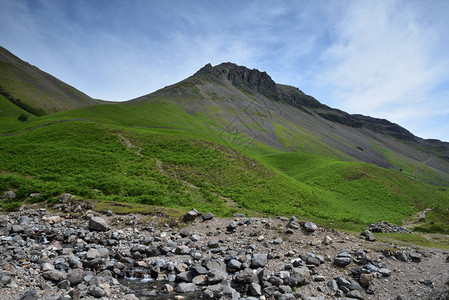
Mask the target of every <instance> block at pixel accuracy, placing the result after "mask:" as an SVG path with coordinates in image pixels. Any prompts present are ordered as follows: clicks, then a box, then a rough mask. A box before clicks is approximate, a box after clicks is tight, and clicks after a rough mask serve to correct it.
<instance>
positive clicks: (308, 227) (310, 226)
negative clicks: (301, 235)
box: [304, 222, 318, 232]
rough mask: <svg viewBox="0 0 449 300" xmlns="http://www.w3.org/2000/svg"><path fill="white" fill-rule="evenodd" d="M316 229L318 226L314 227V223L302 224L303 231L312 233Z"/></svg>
mask: <svg viewBox="0 0 449 300" xmlns="http://www.w3.org/2000/svg"><path fill="white" fill-rule="evenodd" d="M317 228H318V226H316V224H315V223H312V222H306V223H304V229H305V230H306V231H307V232H314V231H315V230H317Z"/></svg>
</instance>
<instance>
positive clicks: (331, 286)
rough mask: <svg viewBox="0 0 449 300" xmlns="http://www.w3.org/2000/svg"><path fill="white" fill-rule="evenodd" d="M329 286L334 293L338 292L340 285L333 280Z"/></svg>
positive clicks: (329, 282)
mask: <svg viewBox="0 0 449 300" xmlns="http://www.w3.org/2000/svg"><path fill="white" fill-rule="evenodd" d="M327 286H328V287H329V288H330V289H331V290H332V291H334V292H336V291H338V284H337V281H336V280H335V279H331V280H329V281H328V282H327Z"/></svg>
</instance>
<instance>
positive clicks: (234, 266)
mask: <svg viewBox="0 0 449 300" xmlns="http://www.w3.org/2000/svg"><path fill="white" fill-rule="evenodd" d="M241 268H242V263H241V262H239V261H238V260H236V259H231V260H230V261H229V262H228V264H227V269H228V271H229V272H236V271H238V270H240V269H241Z"/></svg>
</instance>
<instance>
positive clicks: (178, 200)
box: [0, 63, 449, 228]
mask: <svg viewBox="0 0 449 300" xmlns="http://www.w3.org/2000/svg"><path fill="white" fill-rule="evenodd" d="M320 114H321V115H320ZM328 114H340V115H341V116H344V117H346V118H349V119H351V118H357V120H359V121H358V122H361V121H360V120H364V122H366V123H367V125H359V124H357V126H350V125H351V124H346V125H345V124H342V123H344V122H343V121H340V122H338V121H332V120H329V118H328V117H327V118H325V117H323V116H322V115H324V116H326V115H328ZM370 122H371V123H372V124H371V125H369V124H368V123H370ZM15 123H16V125H14V126H12V127H11V128H7V129H3V128H2V127H1V126H0V130H1V132H2V133H3V134H0V192H4V191H6V190H10V189H13V190H15V191H16V192H17V195H18V199H17V200H23V199H25V198H26V197H27V195H29V194H30V193H32V192H41V193H42V196H41V198H40V199H41V200H48V199H50V200H52V199H55V198H57V196H58V195H60V194H62V193H65V192H70V193H72V194H76V195H78V196H79V197H82V198H87V199H99V200H114V201H128V202H140V203H146V204H152V205H162V206H172V207H179V208H188V209H191V208H192V207H195V208H197V209H199V210H202V211H207V210H211V211H213V212H215V213H217V214H220V215H230V214H232V213H233V212H237V211H238V212H247V213H249V214H261V213H267V214H271V215H274V214H283V215H292V214H295V215H302V216H307V217H308V218H322V219H321V221H322V222H328V223H329V222H332V223H334V224H335V222H347V221H352V222H355V223H358V224H367V223H371V222H376V221H381V220H387V221H390V222H394V223H401V222H402V220H404V219H405V218H408V217H410V216H412V215H413V214H415V213H417V212H419V211H421V210H423V209H425V208H434V210H433V211H432V212H435V213H437V214H438V216H437V217H438V218H440V216H443V215H444V214H442V213H440V212H442V211H446V209H447V208H448V207H449V193H448V191H447V188H443V187H439V186H436V185H446V186H448V185H449V175H448V174H449V172H448V170H449V166H448V162H447V160H446V159H445V158H444V155H442V154H441V153H444V151H447V148H445V147H446V144H445V143H443V142H440V143H441V149H440V150H438V151H436V150H434V149H433V148H429V147H428V146H427V145H425V144H423V145H421V144H419V143H418V142H417V141H416V140H411V139H404V138H400V137H396V136H393V135H392V134H391V132H390V131H391V130H390V131H387V132H385V133H383V132H381V130H380V129H379V128H381V127H378V126H377V125H373V124H377V123H379V124H380V125H382V124H384V125H385V126H386V128H390V127H391V128H393V129H394V130H392V131H393V132H402V131H401V130H398V129H397V128H396V126H397V125H394V124H392V123H389V122H388V121H383V120H377V119H372V118H369V117H360V116H355V117H354V116H351V115H347V114H345V113H344V112H340V111H337V110H335V109H332V108H329V107H327V106H325V105H322V104H321V103H319V102H318V101H317V100H316V99H314V98H313V97H310V96H307V95H305V94H304V93H302V92H301V91H299V90H298V89H296V88H293V87H289V86H283V85H278V84H276V83H274V82H273V80H271V78H270V77H269V76H268V75H267V74H266V73H264V72H260V71H258V70H249V69H247V68H245V67H241V66H237V65H234V64H229V63H226V64H222V65H219V66H216V67H212V66H211V65H207V66H205V67H204V68H203V69H201V70H200V71H198V72H197V73H196V74H194V75H193V76H191V77H190V78H188V79H186V80H184V81H181V82H179V83H177V84H174V85H172V86H169V87H166V88H164V89H161V90H159V91H157V92H155V93H153V94H150V95H147V96H144V97H141V98H138V99H135V100H132V101H129V102H126V103H119V104H113V105H92V106H87V107H84V108H78V109H73V110H67V111H61V112H58V113H54V114H49V115H46V116H43V117H34V118H30V120H29V121H28V122H26V123H23V124H21V123H19V122H18V121H17V120H16V122H15ZM352 125H353V124H352ZM370 126H372V127H373V128H370ZM403 134H406V135H407V134H408V133H407V132H406V131H404V132H403ZM416 139H418V138H416ZM431 143H432V142H431ZM429 183H433V184H434V185H431V184H429ZM17 200H16V201H17ZM13 203H14V202H13ZM2 205H12V204H11V203H9V202H5V201H4V202H2ZM438 220H443V221H439V222H443V223H444V222H446V220H447V218H446V217H444V218H441V219H438ZM443 228H447V226H446V225H444V226H443Z"/></svg>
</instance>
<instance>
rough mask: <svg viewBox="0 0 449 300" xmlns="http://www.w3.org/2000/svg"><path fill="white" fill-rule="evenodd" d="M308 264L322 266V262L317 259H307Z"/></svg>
mask: <svg viewBox="0 0 449 300" xmlns="http://www.w3.org/2000/svg"><path fill="white" fill-rule="evenodd" d="M306 264H307V265H313V266H316V267H318V266H319V265H320V264H321V262H320V260H319V259H318V258H317V257H307V259H306Z"/></svg>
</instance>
